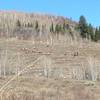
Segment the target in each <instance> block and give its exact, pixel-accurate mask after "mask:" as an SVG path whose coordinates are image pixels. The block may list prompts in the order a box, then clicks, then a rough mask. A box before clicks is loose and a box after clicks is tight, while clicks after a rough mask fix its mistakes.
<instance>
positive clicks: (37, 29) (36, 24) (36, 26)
mask: <svg viewBox="0 0 100 100" xmlns="http://www.w3.org/2000/svg"><path fill="white" fill-rule="evenodd" d="M35 30H36V31H37V32H39V24H38V21H36V22H35Z"/></svg>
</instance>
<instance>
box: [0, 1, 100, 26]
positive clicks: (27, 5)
mask: <svg viewBox="0 0 100 100" xmlns="http://www.w3.org/2000/svg"><path fill="white" fill-rule="evenodd" d="M0 10H17V11H24V12H39V13H50V14H54V15H62V16H65V17H69V18H72V19H73V20H76V21H78V19H79V16H80V15H84V16H85V17H86V19H87V20H88V22H91V23H92V25H94V26H99V25H100V13H99V11H100V0H0Z"/></svg>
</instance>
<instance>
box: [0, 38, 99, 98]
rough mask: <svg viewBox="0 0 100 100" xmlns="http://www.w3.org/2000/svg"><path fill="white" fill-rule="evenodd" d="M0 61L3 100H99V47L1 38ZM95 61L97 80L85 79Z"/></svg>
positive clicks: (95, 45)
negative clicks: (83, 72)
mask: <svg viewBox="0 0 100 100" xmlns="http://www.w3.org/2000/svg"><path fill="white" fill-rule="evenodd" d="M0 59H1V60H0V61H1V64H0V68H1V72H0V75H1V78H0V90H1V92H0V96H1V99H2V100H100V99H99V98H100V95H99V94H100V81H99V80H100V44H97V43H90V42H89V43H76V44H69V43H63V44H62V43H57V44H56V43H55V44H53V45H49V44H46V43H44V42H39V43H38V42H36V43H33V42H32V41H24V40H4V39H1V40H0ZM36 60H37V61H36ZM34 61H36V62H35V63H34ZM93 62H94V63H95V66H96V68H97V69H96V71H97V79H96V81H91V79H89V77H87V79H84V77H83V76H82V69H81V68H83V69H84V68H88V66H90V63H92V64H94V63H93ZM4 68H5V69H4ZM25 68H26V69H25ZM23 69H25V70H23ZM4 70H5V72H4ZM21 71H22V73H21V74H20V75H19V76H17V75H18V73H20V72H21ZM15 76H17V77H16V78H14V79H13V80H12V81H11V82H9V80H11V79H12V78H13V77H15ZM7 82H8V83H9V84H7V85H6V83H7ZM3 86H4V87H3ZM2 87H3V89H2Z"/></svg>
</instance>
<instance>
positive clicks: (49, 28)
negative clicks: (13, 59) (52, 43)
mask: <svg viewBox="0 0 100 100" xmlns="http://www.w3.org/2000/svg"><path fill="white" fill-rule="evenodd" d="M77 24H78V23H77V22H74V21H71V20H70V19H68V18H64V17H62V16H53V15H49V14H48V15H47V14H36V13H22V12H15V11H0V34H1V37H3V36H4V37H19V38H23V39H30V38H31V37H34V36H40V35H41V36H43V35H44V34H45V35H47V36H50V35H52V33H53V35H55V34H54V33H60V34H64V35H66V34H68V35H71V36H72V35H73V36H74V35H75V36H77V35H78V32H77V31H76V30H75V27H76V25H77ZM73 33H74V34H73ZM75 33H77V34H75Z"/></svg>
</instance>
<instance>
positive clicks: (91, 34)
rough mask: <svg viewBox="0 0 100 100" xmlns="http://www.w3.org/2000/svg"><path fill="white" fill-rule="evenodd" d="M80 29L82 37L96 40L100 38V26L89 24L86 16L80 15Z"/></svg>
mask: <svg viewBox="0 0 100 100" xmlns="http://www.w3.org/2000/svg"><path fill="white" fill-rule="evenodd" d="M78 29H79V31H80V35H81V37H82V38H87V39H91V40H92V41H95V42H97V41H99V40H100V27H99V28H98V27H96V28H94V27H93V26H92V25H91V24H88V23H87V21H86V19H85V17H84V16H80V19H79V24H78Z"/></svg>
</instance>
